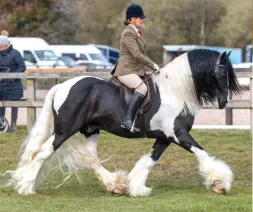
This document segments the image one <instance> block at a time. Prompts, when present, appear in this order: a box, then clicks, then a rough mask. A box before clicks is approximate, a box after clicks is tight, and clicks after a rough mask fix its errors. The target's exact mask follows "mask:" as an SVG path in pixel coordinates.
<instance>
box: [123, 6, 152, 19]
mask: <svg viewBox="0 0 253 212" xmlns="http://www.w3.org/2000/svg"><path fill="white" fill-rule="evenodd" d="M132 17H136V18H147V17H146V16H145V15H144V11H143V9H142V7H141V6H140V5H138V4H131V5H130V6H129V7H128V8H127V11H126V20H128V19H130V18H132Z"/></svg>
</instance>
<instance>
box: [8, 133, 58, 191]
mask: <svg viewBox="0 0 253 212" xmlns="http://www.w3.org/2000/svg"><path fill="white" fill-rule="evenodd" d="M55 139H56V138H55V134H53V135H52V136H51V137H50V138H49V139H48V140H47V141H46V142H45V143H44V144H43V145H42V146H41V148H40V150H39V151H38V152H37V154H36V156H35V157H34V158H33V160H32V161H31V162H30V163H27V164H26V165H24V166H20V167H18V168H17V169H16V170H15V171H12V172H11V173H10V174H11V180H10V181H11V183H12V184H13V185H15V189H16V190H17V192H18V193H19V194H23V195H29V194H34V193H36V190H37V189H38V188H39V186H40V184H41V182H42V181H41V179H40V177H38V176H39V174H40V172H41V169H42V166H43V164H44V162H45V161H46V160H47V159H48V158H49V157H50V156H51V155H52V153H53V152H54V148H53V142H54V141H55Z"/></svg>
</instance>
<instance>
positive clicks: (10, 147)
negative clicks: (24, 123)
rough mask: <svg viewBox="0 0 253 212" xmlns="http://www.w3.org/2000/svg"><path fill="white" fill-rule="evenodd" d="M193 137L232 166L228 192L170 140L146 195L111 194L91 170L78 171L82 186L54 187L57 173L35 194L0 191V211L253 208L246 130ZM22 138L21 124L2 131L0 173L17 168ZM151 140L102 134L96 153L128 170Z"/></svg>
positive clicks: (111, 166)
mask: <svg viewBox="0 0 253 212" xmlns="http://www.w3.org/2000/svg"><path fill="white" fill-rule="evenodd" d="M192 135H193V137H194V138H195V139H196V140H197V141H198V143H199V144H200V145H202V146H203V147H204V148H205V149H206V151H207V152H208V153H209V154H210V155H213V156H216V158H218V159H222V160H224V161H225V162H227V163H228V164H229V165H230V166H231V168H232V170H233V173H234V182H233V185H232V189H231V191H230V192H229V193H228V194H227V195H225V196H220V195H217V194H215V193H213V192H212V191H209V190H207V189H206V188H205V187H204V185H203V183H202V181H203V180H202V179H201V177H200V176H199V174H198V170H197V165H198V164H197V161H196V159H195V158H194V157H193V155H192V154H190V153H188V152H186V151H185V150H184V149H182V148H180V147H178V146H176V145H173V144H172V145H171V146H169V148H168V149H167V150H166V151H165V153H164V155H163V156H162V158H161V159H160V161H159V163H158V164H157V165H156V166H155V167H154V168H153V170H152V172H151V174H150V176H149V178H148V181H147V186H151V187H153V191H152V194H151V196H149V197H137V198H131V197H128V196H118V195H112V194H111V193H108V192H106V191H105V189H104V187H103V186H102V185H100V183H99V181H98V180H97V179H96V177H95V176H94V174H93V173H90V172H85V173H83V174H81V175H80V178H81V179H82V181H83V184H81V183H80V182H78V181H77V180H76V178H75V177H72V178H71V179H70V180H69V181H67V182H66V184H65V185H63V186H62V187H60V188H58V189H53V187H54V186H56V185H58V184H59V183H60V182H61V180H62V178H63V177H62V175H61V174H56V175H50V176H49V177H47V178H46V181H45V182H44V183H43V185H42V187H41V188H40V190H39V192H38V194H36V195H33V196H19V195H18V194H17V193H16V192H15V191H14V190H13V189H0V211H8V212H15V211H16V212H23V211H25V212H28V211H33V212H37V211H38V212H39V211H46V212H51V211H52V212H55V211H75V212H78V211H82V212H86V211H97V212H105V211H106V212H107V211H109V212H114V211H117V212H118V211H120V212H125V211H150V212H151V211H152V212H153V211H159V212H160V211H169V212H213V211H215V212H226V211H228V212H233V211H234V212H240V211H245V212H249V211H251V208H252V203H251V198H252V192H251V187H252V182H251V179H252V178H251V174H252V171H251V170H252V167H251V166H252V162H251V149H252V148H251V147H252V144H251V139H250V136H249V131H219V132H217V131H193V132H192ZM25 136H26V129H25V128H19V129H18V131H17V132H16V133H5V134H0V150H1V151H0V172H4V171H6V170H7V169H13V168H15V166H16V164H17V156H16V155H17V153H18V151H19V147H20V144H21V141H22V139H24V138H25ZM153 142H154V141H153V140H149V139H143V140H142V139H133V140H128V139H123V138H119V137H116V136H112V135H110V134H107V133H105V132H103V133H102V134H101V136H100V145H99V154H100V157H101V158H102V159H106V158H110V157H111V156H112V158H111V159H110V161H108V162H106V163H105V164H104V166H105V167H106V168H107V169H109V170H111V171H113V170H115V169H116V168H122V169H124V170H127V171H130V170H131V168H132V167H133V166H134V163H135V162H136V161H137V160H138V158H139V157H140V156H141V155H143V154H145V153H148V152H149V151H150V149H151V147H152V144H153ZM0 182H1V183H3V180H0Z"/></svg>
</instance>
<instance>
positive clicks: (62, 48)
mask: <svg viewBox="0 0 253 212" xmlns="http://www.w3.org/2000/svg"><path fill="white" fill-rule="evenodd" d="M50 47H51V50H53V51H54V52H55V54H56V55H57V56H58V57H70V58H72V59H74V60H76V61H77V64H79V65H86V66H87V67H91V68H111V67H112V66H113V65H112V64H111V63H110V62H108V60H107V59H106V58H105V56H104V55H103V54H102V52H101V51H100V50H99V49H98V48H96V47H95V46H94V45H50Z"/></svg>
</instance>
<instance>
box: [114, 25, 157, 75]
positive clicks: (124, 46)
mask: <svg viewBox="0 0 253 212" xmlns="http://www.w3.org/2000/svg"><path fill="white" fill-rule="evenodd" d="M145 47H146V44H145V42H144V41H143V40H142V38H141V37H140V36H139V35H138V33H137V32H136V31H135V29H134V28H133V27H132V26H130V25H128V26H127V27H126V29H125V30H124V31H123V33H122V35H121V38H120V58H119V60H118V62H117V63H116V65H115V68H114V70H113V71H112V73H113V72H114V73H113V76H124V75H127V74H138V75H139V76H143V75H144V69H143V65H145V66H147V67H149V68H151V69H152V70H155V69H154V64H155V63H154V62H153V61H152V60H150V59H149V58H148V56H146V55H145Z"/></svg>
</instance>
